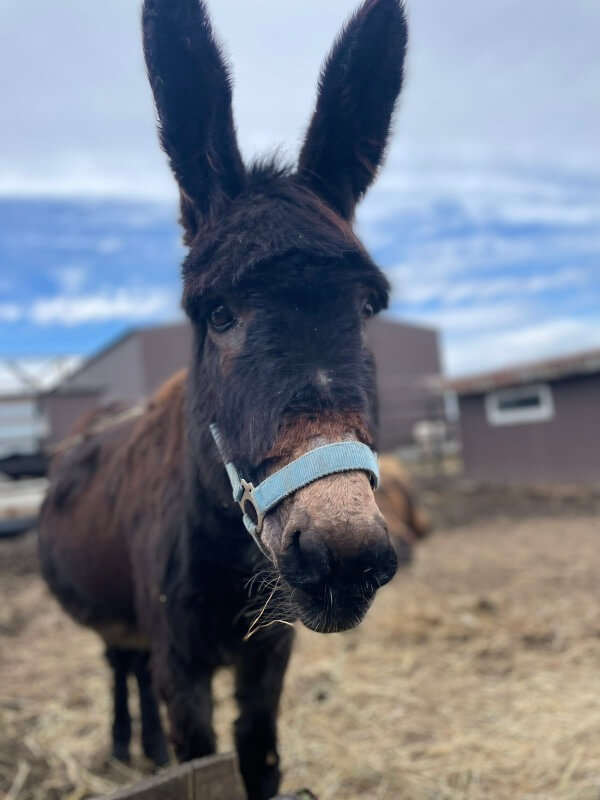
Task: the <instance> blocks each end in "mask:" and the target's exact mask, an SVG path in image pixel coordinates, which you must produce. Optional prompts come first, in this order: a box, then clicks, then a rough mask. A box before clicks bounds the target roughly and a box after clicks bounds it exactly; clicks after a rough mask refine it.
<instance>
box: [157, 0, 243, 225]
mask: <svg viewBox="0 0 600 800" xmlns="http://www.w3.org/2000/svg"><path fill="white" fill-rule="evenodd" d="M142 26H143V34H144V54H145V56H146V66H147V68H148V77H149V78H150V85H151V86H152V91H153V93H154V101H155V103H156V110H157V112H158V124H159V132H160V139H161V143H162V146H163V148H164V150H165V152H166V153H167V155H168V157H169V161H170V164H171V168H172V170H173V173H174V174H175V178H176V179H177V182H178V183H179V187H180V189H181V195H182V211H183V213H182V222H183V224H184V226H185V227H186V232H187V237H186V238H187V239H188V240H190V239H191V238H193V234H194V233H195V230H196V228H197V226H198V224H199V222H201V220H202V219H205V218H206V217H208V216H210V215H211V214H213V213H215V212H216V211H218V210H219V208H222V206H223V205H224V203H226V202H227V200H229V199H231V198H233V197H235V195H236V194H238V192H239V191H240V190H241V189H242V188H243V186H244V183H245V179H246V171H245V168H244V164H243V162H242V157H241V155H240V151H239V148H238V145H237V138H236V133H235V126H234V124H233V112H232V106H231V81H230V77H229V72H228V70H227V66H226V64H225V61H224V59H223V56H222V54H221V51H220V49H219V46H218V44H217V42H216V41H215V37H214V35H213V32H212V28H211V24H210V20H209V18H208V13H207V11H206V8H205V5H204V3H203V2H201V0H145V2H144V8H143V12H142Z"/></svg>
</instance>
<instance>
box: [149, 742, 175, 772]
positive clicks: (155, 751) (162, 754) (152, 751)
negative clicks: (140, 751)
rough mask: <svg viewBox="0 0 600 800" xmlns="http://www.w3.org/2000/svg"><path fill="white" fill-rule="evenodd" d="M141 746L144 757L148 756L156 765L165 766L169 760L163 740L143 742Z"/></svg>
mask: <svg viewBox="0 0 600 800" xmlns="http://www.w3.org/2000/svg"><path fill="white" fill-rule="evenodd" d="M143 748H144V755H145V756H146V758H149V759H150V761H152V763H153V764H154V765H155V766H156V767H166V766H167V764H168V763H169V761H170V760H171V759H170V758H169V752H168V750H167V744H166V742H165V741H158V742H152V743H148V742H145V743H144V745H143Z"/></svg>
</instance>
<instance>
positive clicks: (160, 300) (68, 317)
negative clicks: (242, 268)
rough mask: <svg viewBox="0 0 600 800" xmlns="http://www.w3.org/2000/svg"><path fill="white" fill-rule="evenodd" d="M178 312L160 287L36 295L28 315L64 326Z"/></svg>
mask: <svg viewBox="0 0 600 800" xmlns="http://www.w3.org/2000/svg"><path fill="white" fill-rule="evenodd" d="M178 315H179V311H178V305H177V300H176V297H175V295H174V293H173V292H172V291H171V290H167V289H163V288H152V287H145V288H118V289H110V290H109V289H107V290H104V291H100V292H97V293H95V294H87V295H73V294H62V295H57V296H56V297H49V298H39V299H37V300H35V301H34V302H33V305H32V307H31V309H30V310H29V312H28V316H29V317H30V319H31V321H32V322H34V323H35V324H37V325H63V326H67V327H71V326H75V325H81V324H85V323H90V322H107V321H114V320H126V321H129V322H139V321H140V320H159V319H165V318H171V317H172V318H176V317H177V316H178Z"/></svg>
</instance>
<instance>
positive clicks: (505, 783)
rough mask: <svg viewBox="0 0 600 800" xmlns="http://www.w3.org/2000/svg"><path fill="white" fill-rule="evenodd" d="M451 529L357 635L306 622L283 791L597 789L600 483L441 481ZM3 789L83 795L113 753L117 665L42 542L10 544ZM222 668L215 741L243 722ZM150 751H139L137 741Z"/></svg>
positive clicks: (405, 796) (0, 650)
mask: <svg viewBox="0 0 600 800" xmlns="http://www.w3.org/2000/svg"><path fill="white" fill-rule="evenodd" d="M424 501H425V503H426V505H427V506H428V507H429V509H430V512H431V513H432V515H433V517H434V520H435V521H436V523H437V530H436V532H435V534H434V535H432V536H431V537H430V538H429V539H428V540H427V541H426V542H425V543H424V544H423V545H422V546H421V547H420V549H419V552H418V556H417V559H416V562H415V564H414V566H413V567H412V568H411V569H410V570H409V571H405V572H404V573H403V574H402V575H400V576H399V577H398V578H397V579H396V580H395V581H394V582H393V584H392V585H391V586H389V587H386V588H384V589H383V590H382V591H381V592H380V594H379V596H378V598H377V600H376V602H375V605H374V607H373V608H372V610H371V611H370V612H369V615H368V616H367V620H366V622H365V623H364V624H363V625H362V626H360V627H359V628H358V629H356V630H354V631H350V632H348V633H345V634H338V635H331V636H323V635H318V634H313V633H310V632H309V631H307V630H304V629H303V630H299V631H298V633H299V635H298V640H297V647H296V653H295V657H294V659H293V663H292V666H291V669H290V671H289V673H288V678H287V684H286V691H285V697H284V700H283V706H282V713H281V751H282V755H283V768H284V772H285V779H284V786H285V787H286V788H288V789H290V790H292V789H298V788H300V787H302V786H307V787H309V788H311V789H312V790H313V792H315V794H317V796H318V797H319V798H320V800H332V799H333V798H335V800H358V798H361V799H364V798H369V800H371V799H372V800H384V799H385V800H484V799H489V800H525V799H527V800H533V798H544V800H567V799H568V800H600V586H599V580H598V575H599V574H600V497H599V496H597V495H596V496H591V495H586V494H584V493H580V492H576V491H571V492H569V491H564V492H562V493H561V492H558V493H557V492H554V493H552V494H548V493H544V492H516V491H513V492H506V491H501V490H496V491H489V490H483V489H480V488H477V487H464V486H463V487H461V488H460V489H456V488H452V489H449V488H448V487H439V486H438V487H437V488H433V489H431V488H430V489H429V490H428V491H427V492H425V493H424ZM0 637H1V638H0V792H2V791H5V792H7V798H8V800H33V799H34V798H37V799H38V800H41V798H48V800H51V799H52V800H54V799H55V798H56V799H58V798H61V800H82V798H84V797H88V796H91V795H103V794H107V793H109V792H110V791H112V790H114V789H115V788H116V787H117V786H118V785H120V784H123V783H127V782H131V781H134V780H136V779H137V778H138V777H139V776H140V775H141V774H144V773H147V772H148V770H149V766H148V765H147V764H146V763H144V760H143V758H142V757H141V756H140V755H139V748H138V749H137V750H136V751H135V752H136V755H135V757H134V760H133V765H132V767H131V768H128V767H125V766H123V765H120V764H118V763H115V762H111V761H109V760H107V753H108V730H109V708H110V697H109V693H108V675H107V672H106V669H105V667H104V664H103V661H102V658H101V646H100V643H99V641H98V640H97V639H96V638H95V636H94V635H93V634H91V633H89V632H87V631H85V630H82V629H81V628H78V627H77V626H76V625H74V624H73V623H72V622H71V621H70V620H69V619H68V618H67V617H66V616H64V614H63V613H62V612H61V611H60V610H59V609H58V607H57V606H56V604H55V603H54V601H53V600H52V599H51V598H50V596H49V595H48V593H47V591H46V589H45V587H44V585H43V583H42V581H41V580H40V578H39V577H38V575H37V573H36V565H35V541H34V538H33V536H28V537H25V538H21V539H19V540H12V541H0ZM231 692H232V687H231V682H230V679H229V676H228V675H227V674H223V675H220V676H218V678H217V680H216V695H217V705H216V722H217V728H218V732H219V742H220V749H222V750H224V749H229V748H230V746H231V738H230V734H229V728H230V724H231V721H232V719H233V716H234V709H233V704H232V701H231ZM136 747H137V745H136Z"/></svg>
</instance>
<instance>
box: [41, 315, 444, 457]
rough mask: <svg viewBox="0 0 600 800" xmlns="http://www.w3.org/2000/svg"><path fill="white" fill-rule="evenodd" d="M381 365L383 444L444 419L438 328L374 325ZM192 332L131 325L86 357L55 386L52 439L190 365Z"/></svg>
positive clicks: (405, 440) (407, 439)
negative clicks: (422, 423)
mask: <svg viewBox="0 0 600 800" xmlns="http://www.w3.org/2000/svg"><path fill="white" fill-rule="evenodd" d="M370 338H371V345H372V348H373V351H374V353H375V357H376V360H377V365H378V384H379V395H380V447H381V449H384V450H389V449H393V448H395V447H399V446H401V445H403V444H409V443H411V442H412V430H413V426H414V425H415V423H417V422H420V421H422V420H424V419H439V418H440V417H443V405H442V403H441V400H440V397H439V395H438V393H437V386H438V384H439V378H440V356H439V343H438V334H437V331H435V330H432V329H430V328H424V327H419V326H415V325H410V324H406V323H402V322H396V321H395V320H392V319H389V318H380V319H376V320H373V322H371V323H370ZM190 351H191V331H190V327H189V324H187V323H185V322H183V323H178V324H175V325H166V326H161V327H154V328H138V329H134V330H131V331H129V332H127V333H125V334H123V335H122V336H120V337H119V338H118V339H116V340H115V341H113V342H111V343H110V344H108V345H107V346H106V347H105V348H103V349H102V350H100V351H99V352H98V353H96V354H95V355H93V356H92V357H91V358H89V359H88V360H87V361H86V362H84V363H83V364H82V365H81V366H80V367H79V368H78V369H77V370H76V371H75V372H73V373H72V374H71V375H70V376H69V377H68V378H67V379H66V380H64V381H63V382H62V383H61V384H60V386H58V387H57V388H56V389H55V390H54V391H53V392H51V393H49V394H47V395H46V398H45V401H44V407H45V411H46V414H47V416H48V419H49V423H50V430H51V433H50V437H49V442H50V443H54V442H56V441H59V440H60V439H62V438H64V437H65V436H66V435H67V434H68V432H69V430H70V428H71V427H72V425H73V422H74V421H75V420H76V419H77V417H79V416H80V415H81V414H82V413H83V412H84V411H86V410H90V409H92V408H95V407H97V406H99V405H102V404H105V403H108V402H113V401H117V402H121V403H126V404H135V403H138V402H140V401H142V400H144V399H145V398H147V397H149V396H150V395H151V394H153V392H155V391H156V389H157V388H158V387H159V386H160V385H161V383H163V381H165V380H166V379H167V378H168V377H169V376H170V375H172V374H173V373H174V372H176V371H177V370H179V369H181V368H183V367H185V366H186V365H187V364H188V362H189V357H190Z"/></svg>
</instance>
